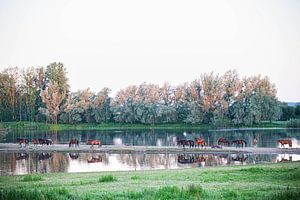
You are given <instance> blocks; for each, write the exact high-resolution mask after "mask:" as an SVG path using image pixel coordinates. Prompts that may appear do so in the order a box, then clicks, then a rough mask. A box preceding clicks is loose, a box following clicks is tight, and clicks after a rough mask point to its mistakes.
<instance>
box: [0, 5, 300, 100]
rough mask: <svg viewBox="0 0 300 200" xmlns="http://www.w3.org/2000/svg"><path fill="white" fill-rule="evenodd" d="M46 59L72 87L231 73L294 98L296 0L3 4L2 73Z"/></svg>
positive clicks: (297, 80)
mask: <svg viewBox="0 0 300 200" xmlns="http://www.w3.org/2000/svg"><path fill="white" fill-rule="evenodd" d="M52 62H62V63H64V65H65V67H66V68H67V71H68V77H69V80H70V86H71V91H77V90H79V89H86V88H90V89H91V90H92V91H93V92H99V91H100V90H101V89H102V88H103V87H109V88H110V89H111V90H112V95H114V94H115V93H116V92H117V91H118V90H119V89H122V88H125V87H127V86H129V85H132V84H136V85H137V84H140V83H142V82H147V83H154V84H160V85H161V84H163V83H164V82H169V83H170V84H172V85H178V84H181V83H184V82H191V81H193V80H195V79H197V78H199V77H200V75H201V74H203V73H209V72H212V71H213V72H214V73H216V74H223V73H224V72H226V71H227V70H230V69H236V70H237V72H238V73H239V75H240V76H241V77H244V76H251V75H257V74H261V75H263V76H268V77H269V78H270V80H271V82H272V83H274V84H275V85H276V87H277V91H278V93H277V96H278V99H279V100H281V101H286V102H291V101H298V102H300V1H297V0H280V1H279V0H272V1H271V0H268V1H267V0H251V1H250V0H249V1H241V0H235V1H231V0H227V1H223V0H219V1H214V0H207V1H199V0H197V1H193V0H188V1H178V0H151V1H149V0H148V1H142V0H126V1H124V0H110V1H101V0H82V1H79V0H72V1H71V0H26V1H22V0H0V70H3V69H4V68H7V67H15V66H18V67H20V68H26V67H30V66H33V67H38V66H45V67H46V66H47V65H48V64H50V63H52Z"/></svg>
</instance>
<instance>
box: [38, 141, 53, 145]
mask: <svg viewBox="0 0 300 200" xmlns="http://www.w3.org/2000/svg"><path fill="white" fill-rule="evenodd" d="M39 144H41V145H44V144H46V145H47V146H48V145H53V142H52V140H51V139H39Z"/></svg>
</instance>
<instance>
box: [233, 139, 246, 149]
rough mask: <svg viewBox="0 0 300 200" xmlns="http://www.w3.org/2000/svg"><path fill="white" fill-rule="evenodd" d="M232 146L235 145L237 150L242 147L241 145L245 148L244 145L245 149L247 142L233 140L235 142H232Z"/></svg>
mask: <svg viewBox="0 0 300 200" xmlns="http://www.w3.org/2000/svg"><path fill="white" fill-rule="evenodd" d="M232 144H235V147H236V148H238V147H240V145H242V148H243V147H244V145H245V147H246V145H247V142H246V140H243V139H239V140H233V141H232Z"/></svg>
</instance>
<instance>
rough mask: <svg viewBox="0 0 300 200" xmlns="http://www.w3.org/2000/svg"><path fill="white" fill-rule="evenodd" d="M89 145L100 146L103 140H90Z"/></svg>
mask: <svg viewBox="0 0 300 200" xmlns="http://www.w3.org/2000/svg"><path fill="white" fill-rule="evenodd" d="M86 144H87V145H92V146H91V148H93V147H94V145H98V147H101V146H102V142H101V141H100V140H88V141H87V143H86Z"/></svg>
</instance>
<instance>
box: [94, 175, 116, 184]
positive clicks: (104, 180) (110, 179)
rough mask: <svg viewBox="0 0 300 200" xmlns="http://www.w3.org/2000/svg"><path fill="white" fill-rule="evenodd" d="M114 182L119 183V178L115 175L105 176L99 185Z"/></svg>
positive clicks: (101, 178) (100, 179)
mask: <svg viewBox="0 0 300 200" xmlns="http://www.w3.org/2000/svg"><path fill="white" fill-rule="evenodd" d="M113 181H117V178H115V177H114V176H113V175H111V174H110V175H105V176H102V177H100V178H99V181H98V182H99V183H103V182H113Z"/></svg>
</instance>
